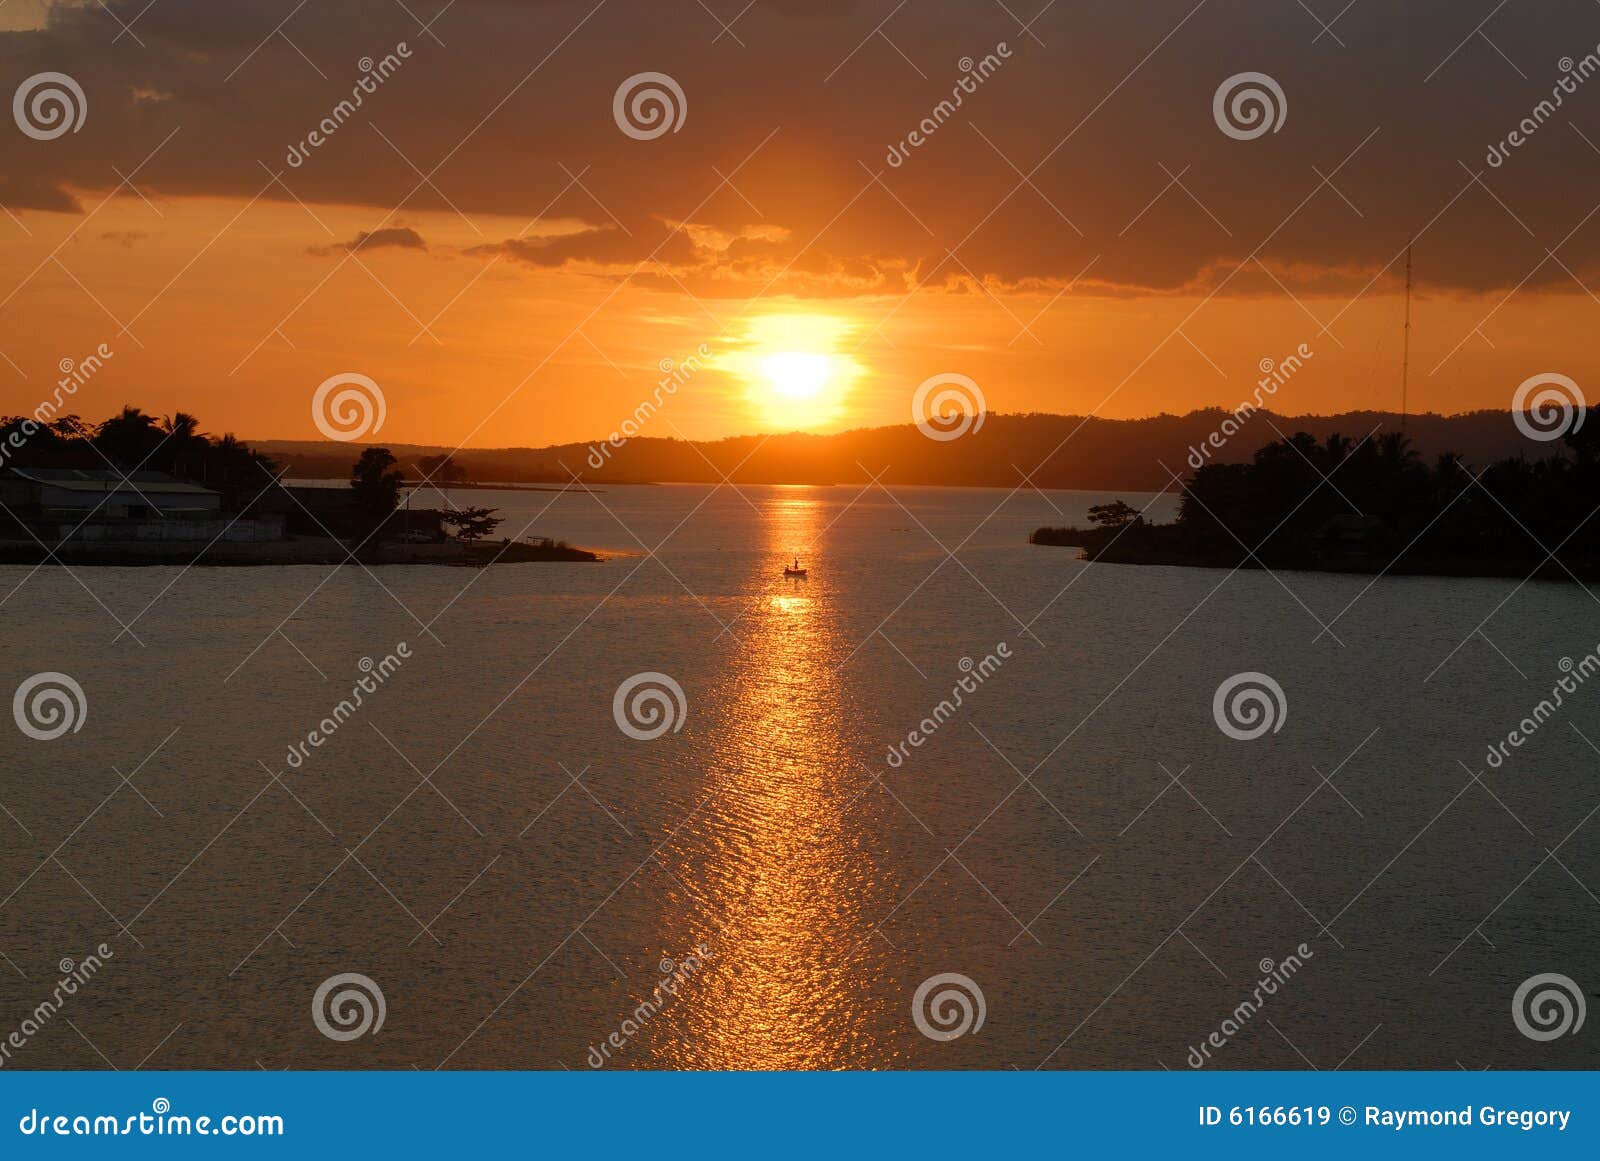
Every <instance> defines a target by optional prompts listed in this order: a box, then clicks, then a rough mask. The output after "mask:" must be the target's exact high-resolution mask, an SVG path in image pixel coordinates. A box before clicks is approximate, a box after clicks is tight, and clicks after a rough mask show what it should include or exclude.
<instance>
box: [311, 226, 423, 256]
mask: <svg viewBox="0 0 1600 1161" xmlns="http://www.w3.org/2000/svg"><path fill="white" fill-rule="evenodd" d="M427 248H428V244H427V243H426V242H424V241H423V240H422V235H421V234H419V233H417V232H416V231H415V230H413V229H412V228H411V227H409V226H392V227H390V228H388V229H384V230H371V231H368V230H362V231H361V232H360V233H359V234H357V235H356V236H355V238H354V239H353V240H352V241H349V242H340V243H339V244H338V245H336V246H313V247H311V253H313V254H353V253H355V252H356V251H358V250H359V251H363V252H364V251H367V250H384V249H392V250H426V249H427Z"/></svg>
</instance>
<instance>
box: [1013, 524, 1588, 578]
mask: <svg viewBox="0 0 1600 1161" xmlns="http://www.w3.org/2000/svg"><path fill="white" fill-rule="evenodd" d="M1028 543H1029V544H1033V545H1038V546H1040V547H1045V548H1075V549H1077V550H1078V551H1079V553H1080V555H1079V557H1078V559H1079V560H1082V561H1086V562H1088V563H1091V564H1121V565H1133V566H1156V567H1163V566H1164V567H1167V568H1206V569H1240V570H1246V569H1247V570H1251V571H1257V572H1262V571H1273V572H1304V573H1326V574H1331V575H1344V576H1395V577H1440V578H1445V579H1455V580H1524V579H1527V580H1540V581H1554V582H1558V583H1560V584H1567V585H1571V584H1578V585H1585V586H1586V585H1590V584H1600V565H1595V566H1592V567H1586V566H1584V565H1581V564H1576V565H1575V564H1572V563H1571V562H1566V563H1565V565H1563V564H1560V563H1557V562H1555V561H1553V560H1548V559H1544V558H1535V557H1521V556H1519V557H1516V558H1507V557H1503V556H1502V557H1495V558H1492V559H1485V558H1481V557H1467V556H1450V557H1442V556H1424V555H1416V556H1409V557H1408V556H1407V554H1405V553H1404V552H1402V553H1401V554H1400V556H1398V557H1397V556H1394V555H1389V554H1384V553H1366V552H1359V551H1346V552H1330V553H1324V554H1315V553H1306V554H1297V555H1295V556H1292V557H1272V558H1269V559H1265V560H1263V559H1260V558H1258V557H1252V556H1251V555H1250V554H1249V553H1247V552H1246V551H1245V550H1244V549H1242V548H1241V549H1239V550H1238V551H1237V552H1226V553H1207V552H1201V551H1197V550H1196V549H1194V548H1192V547H1190V546H1189V545H1187V544H1185V543H1183V538H1182V534H1181V533H1180V532H1179V530H1178V529H1176V528H1174V527H1173V526H1172V525H1162V524H1153V525H1144V526H1143V527H1142V528H1140V529H1133V528H1128V529H1099V528H1049V527H1045V528H1038V529H1035V530H1034V532H1033V533H1032V535H1030V536H1029V537H1028ZM1402 558H1404V559H1402Z"/></svg>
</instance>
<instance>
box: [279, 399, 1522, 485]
mask: <svg viewBox="0 0 1600 1161" xmlns="http://www.w3.org/2000/svg"><path fill="white" fill-rule="evenodd" d="M1230 419H1231V415H1230V413H1229V412H1226V411H1222V410H1220V409H1210V410H1206V411H1192V412H1190V413H1189V414H1187V415H1157V416H1152V417H1150V418H1148V419H1099V418H1088V419H1085V418H1084V417H1082V416H1071V415H1042V414H1028V415H998V414H991V415H988V416H987V417H986V418H985V420H984V424H983V427H982V428H981V429H980V430H978V431H975V432H968V433H967V434H966V435H964V436H962V437H961V438H960V439H956V440H952V441H950V442H947V443H941V442H939V441H937V440H932V439H929V438H928V437H927V436H925V435H923V434H922V432H921V431H919V430H918V429H917V428H916V427H914V426H912V425H911V424H906V425H903V426H899V427H878V428H863V429H859V430H856V431H846V432H840V433H837V434H834V435H808V434H804V433H798V432H796V433H789V434H784V435H771V436H759V435H752V436H735V437H731V438H728V439H721V440H712V441H707V442H696V443H694V444H690V443H687V442H685V441H683V440H678V439H649V438H635V439H633V440H630V441H628V442H627V443H626V444H624V445H623V446H622V447H620V448H609V449H607V448H605V447H604V446H603V445H601V444H595V445H589V444H559V445H556V446H553V447H543V448H515V447H513V448H467V449H465V450H463V451H461V452H459V453H457V454H456V456H455V459H456V462H457V463H458V464H459V465H460V466H461V467H462V468H463V469H464V477H465V478H466V479H469V480H477V481H500V482H523V483H542V482H551V483H560V484H565V483H567V482H569V481H570V480H571V479H572V477H573V476H574V475H576V476H578V477H579V478H580V479H581V481H582V482H583V483H585V484H594V485H602V484H607V483H612V484H617V483H647V482H657V483H716V482H717V481H718V480H719V479H720V478H721V477H720V475H719V472H720V473H725V474H727V475H728V476H729V478H730V479H732V480H733V482H735V483H740V484H830V483H840V484H848V483H857V482H864V481H865V480H866V479H867V478H869V473H870V474H871V475H876V474H877V473H878V472H880V471H882V472H883V476H882V480H883V482H884V483H887V484H945V485H969V486H979V487H1013V486H1015V485H1017V484H1018V483H1020V482H1021V481H1022V478H1023V473H1024V472H1029V473H1031V476H1032V480H1033V482H1034V483H1035V484H1036V485H1038V486H1039V487H1041V488H1088V489H1130V490H1134V489H1136V490H1140V491H1154V490H1159V489H1161V488H1164V487H1166V486H1167V485H1168V484H1169V483H1170V482H1171V477H1170V476H1169V475H1168V473H1167V471H1165V470H1164V469H1163V467H1162V465H1163V464H1165V466H1166V468H1170V469H1171V471H1172V473H1173V474H1175V475H1178V476H1181V477H1187V476H1188V475H1190V474H1191V473H1192V472H1193V471H1194V470H1195V468H1196V466H1198V465H1197V463H1196V462H1195V461H1194V460H1193V459H1192V455H1193V453H1194V449H1198V448H1201V446H1202V445H1203V444H1204V443H1205V441H1206V439H1207V437H1208V436H1209V435H1210V434H1211V433H1212V432H1214V431H1217V430H1218V429H1219V428H1220V427H1221V425H1222V424H1223V422H1224V420H1230ZM1374 429H1377V430H1378V433H1379V434H1383V433H1386V432H1395V431H1398V430H1400V417H1399V415H1397V414H1395V413H1393V412H1377V411H1353V412H1346V413H1344V414H1341V415H1297V416H1282V415H1278V414H1276V413H1274V412H1270V411H1262V412H1258V413H1257V414H1256V415H1254V416H1252V417H1250V418H1249V419H1247V420H1245V421H1244V422H1243V423H1242V424H1241V425H1239V429H1238V431H1237V433H1236V434H1235V435H1233V436H1232V438H1231V439H1229V440H1228V441H1227V443H1226V444H1225V446H1224V447H1223V448H1222V449H1221V450H1214V451H1213V452H1212V455H1211V457H1210V459H1209V461H1206V462H1211V463H1224V464H1226V463H1246V462H1249V460H1250V459H1251V456H1252V455H1253V454H1254V452H1255V451H1256V450H1257V449H1258V448H1260V447H1261V446H1262V445H1263V444H1266V443H1270V442H1272V441H1274V440H1277V439H1280V438H1282V437H1284V436H1287V435H1290V434H1292V433H1294V432H1302V431H1303V432H1307V433H1309V434H1310V435H1312V436H1315V437H1316V438H1317V439H1319V440H1322V439H1326V438H1327V437H1328V436H1329V435H1334V434H1339V435H1343V436H1346V437H1348V438H1349V439H1351V440H1352V441H1359V440H1360V439H1362V438H1363V437H1364V436H1366V435H1367V434H1368V433H1369V432H1372V431H1373V430H1374ZM1405 433H1406V435H1407V436H1408V437H1409V438H1410V440H1411V443H1412V446H1413V447H1414V448H1415V449H1416V451H1417V452H1418V454H1419V455H1420V456H1421V457H1422V458H1423V459H1424V460H1431V459H1433V458H1435V457H1436V456H1438V455H1440V454H1442V453H1444V452H1447V451H1453V452H1458V453H1460V455H1461V457H1462V459H1463V460H1464V461H1465V462H1466V463H1468V464H1488V463H1491V462H1493V461H1495V460H1499V459H1504V458H1506V457H1508V456H1516V455H1519V454H1522V453H1524V452H1528V453H1530V454H1535V453H1539V452H1540V451H1541V450H1542V449H1540V448H1538V447H1536V446H1533V445H1530V444H1529V443H1528V441H1527V440H1526V439H1525V438H1524V437H1522V436H1521V435H1520V434H1519V433H1518V432H1517V429H1516V428H1515V427H1514V426H1513V424H1512V422H1511V415H1510V413H1509V412H1506V411H1474V412H1467V413H1463V414H1460V415H1435V414H1427V415H1413V416H1410V417H1409V418H1408V419H1407V420H1406V426H1405ZM252 446H254V447H255V448H257V449H259V450H260V451H261V452H263V453H265V454H267V455H270V456H271V457H272V458H273V459H275V460H278V461H279V462H281V463H283V464H285V465H287V467H288V470H289V474H290V475H291V476H294V477H297V478H302V479H309V478H321V477H339V478H343V477H345V476H348V475H349V473H350V465H351V464H352V463H354V462H355V460H356V458H357V457H358V456H359V455H360V454H361V451H362V449H363V448H364V447H366V446H370V445H367V444H340V443H331V442H316V443H312V442H305V443H301V442H293V441H275V440H265V441H254V442H253V444H252ZM383 446H386V447H388V448H389V449H390V450H391V451H393V452H394V454H395V456H396V457H397V458H398V459H399V461H400V463H401V465H402V466H403V467H404V468H405V469H406V470H407V474H408V475H410V474H416V466H415V465H416V461H417V460H419V459H421V458H422V457H424V456H429V455H440V454H443V453H446V452H451V451H453V450H454V449H452V448H449V447H441V446H432V445H429V446H423V445H417V444H393V443H389V444H384V445H383ZM596 448H598V449H600V452H602V453H608V454H607V455H606V456H605V459H604V466H602V467H600V468H598V469H597V468H595V467H593V466H592V463H591V462H590V458H591V455H592V454H594V449H596ZM597 458H598V457H597ZM1041 463H1042V464H1043V466H1039V465H1040V464H1041ZM1035 468H1037V470H1034V469H1035Z"/></svg>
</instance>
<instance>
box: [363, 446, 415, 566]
mask: <svg viewBox="0 0 1600 1161" xmlns="http://www.w3.org/2000/svg"><path fill="white" fill-rule="evenodd" d="M395 462H396V461H395V458H394V454H393V453H392V452H390V451H389V449H388V448H386V447H369V448H368V449H367V450H366V451H364V452H362V453H361V458H360V459H358V460H357V461H356V463H355V466H354V467H353V468H351V469H350V490H351V492H352V493H354V495H355V503H356V510H357V512H358V513H359V514H360V516H361V519H362V522H363V524H364V525H365V530H366V535H365V537H364V539H366V540H367V541H368V542H369V543H370V544H371V545H372V547H373V548H374V549H376V548H377V546H378V545H379V544H380V543H382V540H383V528H384V525H385V524H386V523H388V520H389V517H391V516H393V515H394V511H395V509H396V508H398V507H399V506H400V489H401V487H402V486H403V485H404V484H405V476H403V475H402V474H401V473H400V472H399V471H398V470H396V469H395Z"/></svg>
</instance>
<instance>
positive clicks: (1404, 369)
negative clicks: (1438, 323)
mask: <svg viewBox="0 0 1600 1161" xmlns="http://www.w3.org/2000/svg"><path fill="white" fill-rule="evenodd" d="M1410 385H1411V244H1410V243H1409V242H1408V243H1406V337H1405V347H1404V353H1403V354H1402V355H1401V356H1400V428H1401V430H1402V431H1403V430H1405V426H1406V416H1407V415H1408V414H1409V413H1410V407H1409V403H1410V400H1409V399H1408V389H1409V388H1410Z"/></svg>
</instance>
